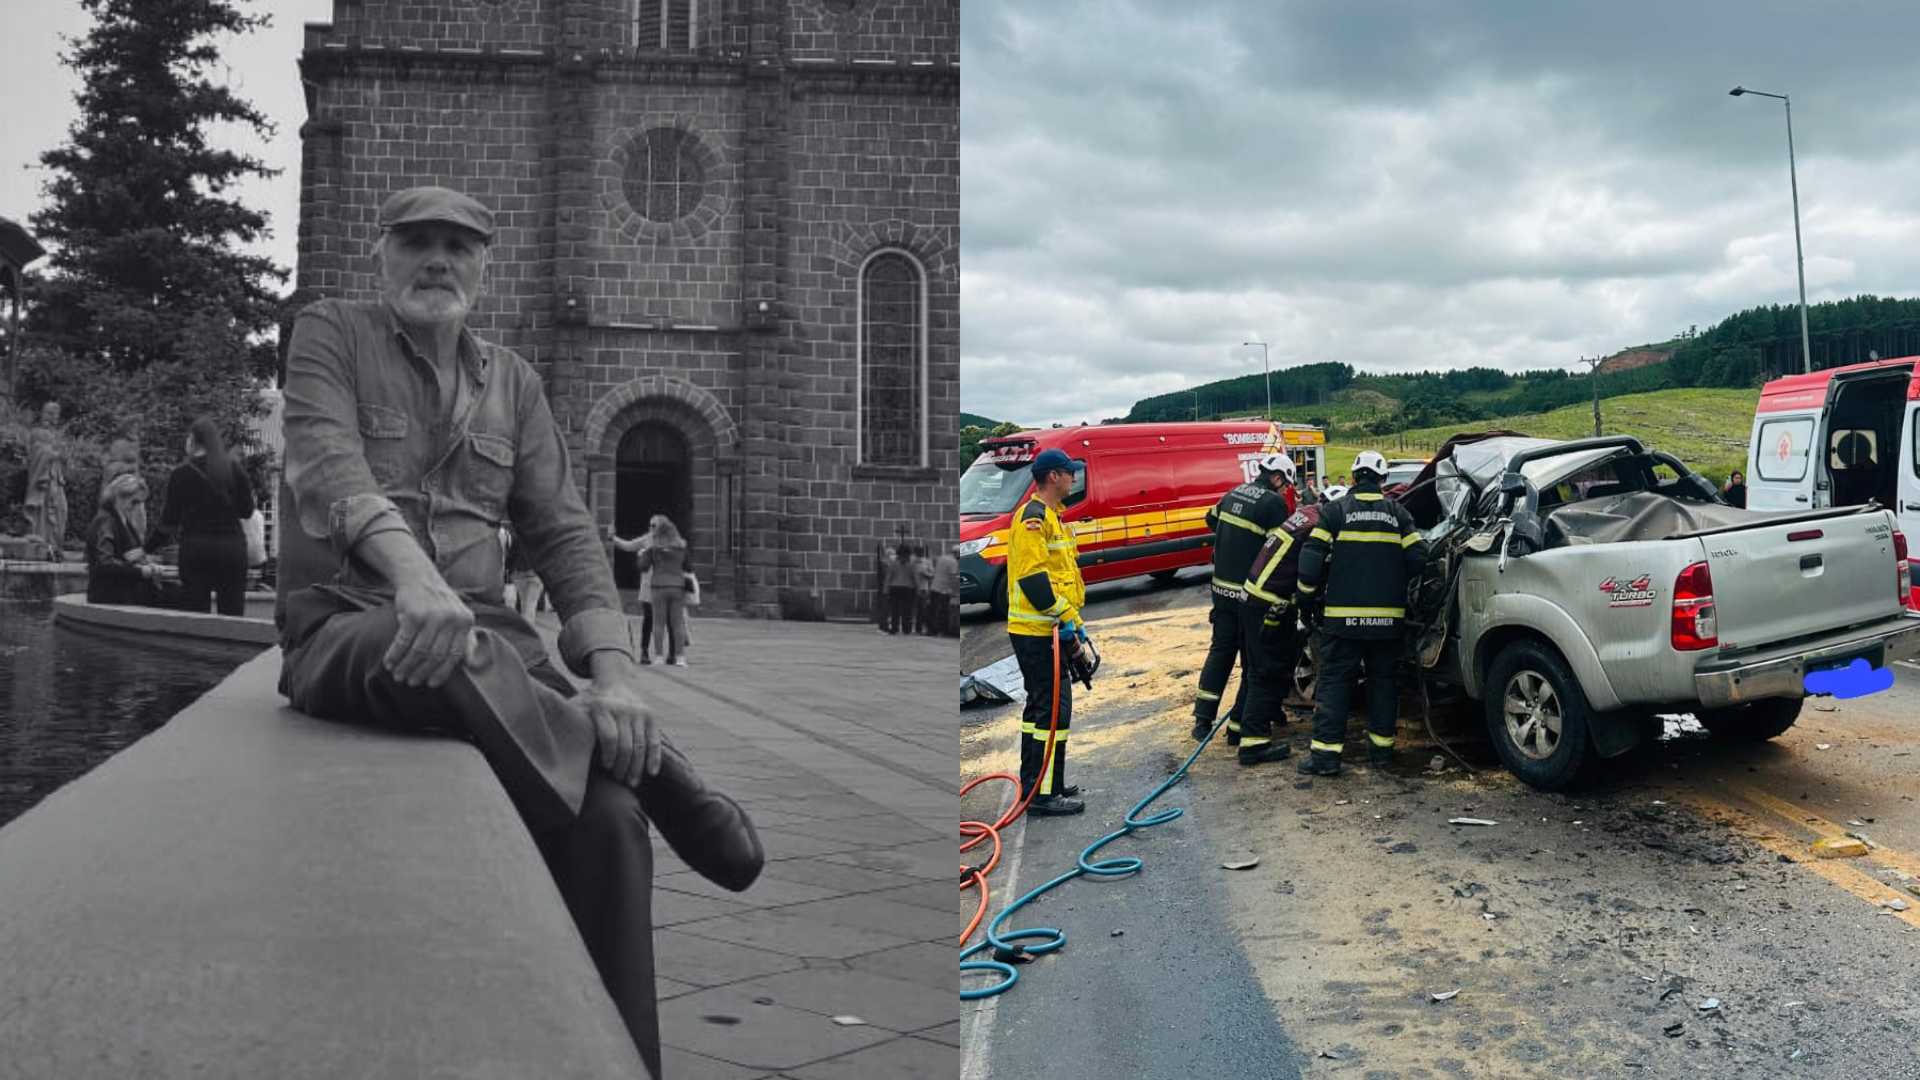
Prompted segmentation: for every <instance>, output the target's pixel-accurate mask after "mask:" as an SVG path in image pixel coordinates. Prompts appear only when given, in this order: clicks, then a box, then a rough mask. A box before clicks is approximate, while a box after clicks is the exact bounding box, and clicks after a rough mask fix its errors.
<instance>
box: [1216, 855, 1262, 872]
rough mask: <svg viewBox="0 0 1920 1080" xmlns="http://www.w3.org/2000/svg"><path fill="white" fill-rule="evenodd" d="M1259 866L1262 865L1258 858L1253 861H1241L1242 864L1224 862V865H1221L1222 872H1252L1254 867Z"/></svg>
mask: <svg viewBox="0 0 1920 1080" xmlns="http://www.w3.org/2000/svg"><path fill="white" fill-rule="evenodd" d="M1259 865H1260V860H1259V859H1258V858H1253V859H1243V860H1241V861H1240V862H1223V863H1221V864H1220V869H1222V870H1251V869H1253V868H1254V867H1256V866H1259Z"/></svg>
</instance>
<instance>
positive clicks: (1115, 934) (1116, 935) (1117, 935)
mask: <svg viewBox="0 0 1920 1080" xmlns="http://www.w3.org/2000/svg"><path fill="white" fill-rule="evenodd" d="M1124 934H1126V931H1125V930H1115V931H1114V932H1113V933H1111V934H1108V935H1107V936H1108V937H1121V936H1122V935H1124Z"/></svg>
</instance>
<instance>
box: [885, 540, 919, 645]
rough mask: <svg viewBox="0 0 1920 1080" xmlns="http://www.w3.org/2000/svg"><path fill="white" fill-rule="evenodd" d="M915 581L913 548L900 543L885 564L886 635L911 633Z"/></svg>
mask: <svg viewBox="0 0 1920 1080" xmlns="http://www.w3.org/2000/svg"><path fill="white" fill-rule="evenodd" d="M917 581H918V578H917V577H916V576H915V575H914V572H913V547H912V546H911V545H909V544H907V543H905V542H902V543H900V544H899V545H897V546H896V547H895V548H894V549H893V558H892V559H890V560H888V562H887V633H889V634H911V633H913V598H914V591H915V589H916V587H917V586H916V582H917Z"/></svg>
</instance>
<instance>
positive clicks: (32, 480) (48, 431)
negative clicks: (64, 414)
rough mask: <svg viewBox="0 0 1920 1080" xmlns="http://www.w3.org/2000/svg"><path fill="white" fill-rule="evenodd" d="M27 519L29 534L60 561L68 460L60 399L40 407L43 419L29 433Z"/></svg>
mask: <svg viewBox="0 0 1920 1080" xmlns="http://www.w3.org/2000/svg"><path fill="white" fill-rule="evenodd" d="M27 521H28V522H29V534H30V535H32V536H34V537H37V538H38V539H39V540H40V542H41V544H42V545H44V546H45V547H46V550H47V558H48V559H49V560H51V561H53V562H59V561H61V555H60V545H61V542H62V541H63V540H65V539H66V535H67V460H66V450H65V448H64V447H63V446H62V445H61V442H60V403H59V402H57V401H49V402H47V403H46V405H45V406H43V407H42V408H41V410H40V423H38V424H37V425H35V426H34V428H33V431H32V432H31V433H30V434H29V435H28V436H27Z"/></svg>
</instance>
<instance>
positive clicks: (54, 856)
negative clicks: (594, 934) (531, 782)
mask: <svg viewBox="0 0 1920 1080" xmlns="http://www.w3.org/2000/svg"><path fill="white" fill-rule="evenodd" d="M279 670H280V654H279V651H278V650H269V651H267V652H265V653H263V654H262V655H261V656H259V657H258V658H256V659H254V660H251V661H249V662H248V663H246V664H245V665H243V666H242V667H241V668H240V669H239V670H238V671H236V672H235V673H234V674H233V675H232V676H230V677H229V678H227V679H226V680H225V681H224V682H222V683H221V684H220V685H219V686H218V687H216V688H215V689H214V690H213V691H211V692H210V693H208V694H207V695H206V696H205V697H203V698H201V699H200V700H199V701H197V702H195V703H194V704H193V705H192V706H190V707H189V708H188V709H186V710H185V711H184V712H182V713H180V714H179V715H178V716H176V717H174V719H173V720H172V721H171V722H169V723H168V724H167V725H166V726H165V727H163V728H161V729H160V730H159V731H157V732H155V733H154V734H152V735H150V736H148V737H147V738H145V739H143V740H141V741H140V742H138V743H135V744H134V745H133V746H132V747H129V748H128V749H127V750H125V751H123V752H122V753H120V754H118V755H116V756H115V757H113V758H112V759H110V760H108V761H107V762H106V763H105V764H104V765H101V766H100V767H99V768H97V769H95V770H94V771H93V772H91V773H88V774H87V775H86V776H84V777H82V778H80V779H79V780H77V781H75V782H74V783H72V784H69V785H67V786H66V787H65V788H62V789H61V790H59V791H57V792H55V793H54V794H53V795H51V796H50V797H48V798H47V799H46V800H45V801H44V802H42V803H41V804H40V805H39V806H36V807H35V808H33V809H32V810H30V811H28V812H27V813H25V814H23V815H21V816H20V817H19V818H18V819H16V820H15V821H13V822H12V823H11V824H9V825H7V826H6V827H5V828H3V829H0V972H5V973H6V978H5V980H4V982H0V1046H4V1047H6V1048H7V1049H6V1053H5V1055H4V1061H0V1074H6V1075H22V1076H61V1077H78V1078H91V1077H102V1078H105V1077H126V1076H187V1075H207V1076H273V1077H289V1078H302V1077H316V1078H317V1077H333V1076H460V1077H527V1076H542V1077H546V1076H555V1077H561V1076H579V1077H608V1076H614V1077H625V1076H636V1077H639V1076H645V1075H646V1071H645V1067H644V1066H642V1065H641V1063H640V1060H639V1055H638V1052H637V1051H636V1050H635V1049H634V1047H633V1044H632V1041H631V1040H630V1039H629V1038H628V1036H627V1033H626V1028H625V1027H624V1025H623V1024H622V1023H621V1021H620V1018H619V1015H618V1013H617V1012H616V1011H615V1010H614V1007H613V1003H612V1001H611V1000H610V999H609V998H608V996H607V993H606V990H605V988H604V987H603V986H602V984H601V982H600V979H599V976H598V975H597V974H596V973H595V971H594V968H593V963H592V961H591V960H590V959H589V958H588V956H587V952H586V947H585V945H584V944H582V942H581V940H580V936H579V934H578V933H577V932H576V931H575V930H574V927H573V922H572V919H571V917H570V916H569V915H568V913H567V910H566V906H565V904H564V903H563V901H562V900H561V898H560V893H559V889H558V888H557V887H556V886H555V885H554V884H553V880H552V877H551V876H550V875H549V873H548V872H547V869H546V866H545V863H544V862H542V860H541V858H540V855H539V852H538V851H537V850H536V849H535V847H534V845H533V841H532V838H531V837H530V836H529V835H528V834H527V832H526V829H525V827H524V826H522V825H521V823H520V819H519V816H518V815H517V814H516V813H515V812H514V809H513V806H512V804H511V803H509V802H508V800H507V797H506V794H505V793H504V792H503V791H502V790H501V788H500V785H499V783H498V781H496V780H495V779H494V777H493V774H492V772H491V771H490V770H489V769H488V767H487V765H486V763H485V762H484V761H483V760H482V759H481V757H480V755H479V753H478V752H477V751H476V750H474V749H473V748H472V747H470V746H468V745H466V744H465V743H460V742H456V741H452V740H446V739H431V738H423V737H409V736H401V735H394V734H389V733H385V732H378V731H369V730H362V729H357V728H351V727H344V726H340V725H335V724H328V723H324V722H321V721H317V720H312V719H309V718H307V717H304V716H301V715H300V714H298V713H295V712H293V711H292V710H290V709H287V708H285V707H284V703H283V701H282V699H281V698H280V697H279V695H278V694H277V693H276V692H275V690H274V684H275V681H276V680H277V678H278V676H279Z"/></svg>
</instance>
